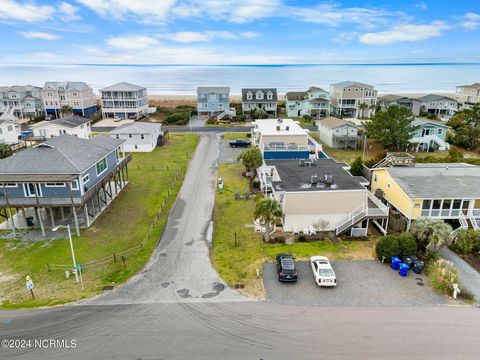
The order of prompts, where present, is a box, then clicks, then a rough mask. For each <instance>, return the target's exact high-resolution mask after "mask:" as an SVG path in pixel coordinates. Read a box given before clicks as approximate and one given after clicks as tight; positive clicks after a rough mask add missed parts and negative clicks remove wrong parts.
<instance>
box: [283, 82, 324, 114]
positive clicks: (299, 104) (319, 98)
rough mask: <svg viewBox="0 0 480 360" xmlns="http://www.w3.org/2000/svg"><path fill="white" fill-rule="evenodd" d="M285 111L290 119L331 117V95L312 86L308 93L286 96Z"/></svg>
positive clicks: (300, 92)
mask: <svg viewBox="0 0 480 360" xmlns="http://www.w3.org/2000/svg"><path fill="white" fill-rule="evenodd" d="M285 110H286V113H287V116H289V117H301V116H303V115H309V116H312V117H314V118H321V117H324V116H328V115H330V94H329V92H328V91H325V90H323V89H321V88H318V87H315V86H312V87H310V88H309V89H308V90H307V91H293V92H287V93H286V94H285Z"/></svg>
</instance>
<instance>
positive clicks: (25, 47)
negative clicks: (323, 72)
mask: <svg viewBox="0 0 480 360" xmlns="http://www.w3.org/2000/svg"><path fill="white" fill-rule="evenodd" d="M0 33H1V34H2V35H3V36H2V47H1V51H0V64H9V65H11V64H205V65H208V64H216V65H218V64H225V65H229V64H322V63H327V64H339V63H342V64H344V63H345V64H349V63H361V64H363V63H430V62H480V1H479V0H456V1H454V2H453V1H451V0H449V1H447V0H435V1H410V0H401V1H399V0H375V1H374V0H371V1H350V0H348V1H347V0H344V1H341V0H339V1H314V0H304V1H295V0H65V1H46V0H0Z"/></svg>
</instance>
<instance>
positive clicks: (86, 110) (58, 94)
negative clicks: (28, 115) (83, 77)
mask: <svg viewBox="0 0 480 360" xmlns="http://www.w3.org/2000/svg"><path fill="white" fill-rule="evenodd" d="M42 99H43V107H44V109H45V115H47V116H48V117H50V118H51V119H58V118H61V117H63V116H64V115H65V116H69V115H78V116H86V117H89V116H92V115H93V114H94V113H95V112H96V111H97V110H98V106H97V99H96V97H95V94H94V93H93V89H92V88H91V87H90V86H88V85H87V84H86V83H84V82H46V83H45V85H44V86H43V88H42ZM67 108H68V109H71V113H69V112H70V111H67V113H65V114H64V113H62V109H67Z"/></svg>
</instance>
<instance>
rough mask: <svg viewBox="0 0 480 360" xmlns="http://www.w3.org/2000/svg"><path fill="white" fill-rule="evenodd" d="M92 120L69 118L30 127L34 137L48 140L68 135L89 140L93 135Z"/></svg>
mask: <svg viewBox="0 0 480 360" xmlns="http://www.w3.org/2000/svg"><path fill="white" fill-rule="evenodd" d="M90 123H91V121H90V119H87V118H84V117H81V116H68V117H63V118H60V119H56V120H50V121H40V122H38V123H36V124H34V125H32V126H31V127H30V129H31V130H32V132H33V136H35V137H40V138H44V139H48V138H51V137H54V136H61V135H63V134H68V135H72V136H76V137H78V138H81V139H88V138H89V137H90V135H91V133H92V129H91V127H90Z"/></svg>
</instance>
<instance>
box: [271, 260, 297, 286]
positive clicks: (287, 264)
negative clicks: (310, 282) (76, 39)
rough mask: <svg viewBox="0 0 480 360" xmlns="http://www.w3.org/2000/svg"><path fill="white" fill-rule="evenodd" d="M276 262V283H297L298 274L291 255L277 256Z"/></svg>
mask: <svg viewBox="0 0 480 360" xmlns="http://www.w3.org/2000/svg"><path fill="white" fill-rule="evenodd" d="M276 262H277V273H278V281H297V277H298V273H297V269H296V268H295V262H294V261H293V256H292V255H290V254H278V255H277V257H276Z"/></svg>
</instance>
